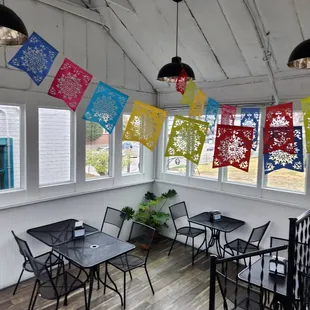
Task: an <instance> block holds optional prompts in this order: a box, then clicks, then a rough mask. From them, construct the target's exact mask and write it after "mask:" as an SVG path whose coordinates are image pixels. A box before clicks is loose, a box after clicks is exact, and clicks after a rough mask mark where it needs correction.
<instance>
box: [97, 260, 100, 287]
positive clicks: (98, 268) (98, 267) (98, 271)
mask: <svg viewBox="0 0 310 310" xmlns="http://www.w3.org/2000/svg"><path fill="white" fill-rule="evenodd" d="M99 277H100V265H98V266H97V289H98V290H99V289H100V280H99Z"/></svg>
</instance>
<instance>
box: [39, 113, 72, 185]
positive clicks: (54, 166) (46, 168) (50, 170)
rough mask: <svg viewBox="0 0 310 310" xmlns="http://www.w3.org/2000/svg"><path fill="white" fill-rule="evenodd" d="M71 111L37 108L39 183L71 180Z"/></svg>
mask: <svg viewBox="0 0 310 310" xmlns="http://www.w3.org/2000/svg"><path fill="white" fill-rule="evenodd" d="M71 162H72V161H71V112H70V111H68V110H61V109H46V108H39V185H50V184H59V183H64V182H70V181H72V180H71Z"/></svg>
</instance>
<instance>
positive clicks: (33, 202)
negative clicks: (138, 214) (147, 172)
mask: <svg viewBox="0 0 310 310" xmlns="http://www.w3.org/2000/svg"><path fill="white" fill-rule="evenodd" d="M149 183H154V180H146V181H141V182H135V183H131V184H123V185H116V186H110V187H106V188H102V189H95V190H88V191H82V192H75V193H70V194H64V195H59V196H52V197H47V198H40V199H35V200H29V201H24V202H19V203H15V204H11V205H5V206H2V207H0V212H1V211H2V210H6V209H11V208H18V207H25V206H29V205H35V204H39V203H42V202H48V201H56V200H60V199H65V198H71V197H77V196H84V195H90V194H96V193H101V192H106V191H112V190H116V189H120V188H125V187H133V186H139V185H145V184H149ZM18 191H19V190H18ZM22 191H23V190H22Z"/></svg>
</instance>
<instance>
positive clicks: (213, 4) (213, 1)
mask: <svg viewBox="0 0 310 310" xmlns="http://www.w3.org/2000/svg"><path fill="white" fill-rule="evenodd" d="M188 5H189V7H190V9H191V11H192V12H193V14H194V16H195V18H196V20H197V22H198V23H199V25H200V27H201V29H202V31H203V32H204V34H205V36H206V38H207V40H208V42H209V44H210V46H211V48H212V49H213V51H214V53H215V54H216V56H217V58H218V60H219V63H220V64H221V66H222V67H223V69H224V71H225V72H226V74H227V76H228V77H230V78H234V77H243V76H249V75H250V72H249V68H248V66H247V64H246V63H245V59H244V57H243V55H242V53H241V51H240V49H239V46H238V45H237V43H236V41H235V38H234V36H233V34H232V32H231V30H230V28H229V25H228V24H227V22H226V20H225V17H224V15H223V13H222V11H221V7H220V6H219V3H218V1H217V0H210V1H204V0H196V1H195V2H191V1H189V2H188ZM185 25H186V24H185ZM215 29H216V31H215ZM207 65H208V64H206V66H207Z"/></svg>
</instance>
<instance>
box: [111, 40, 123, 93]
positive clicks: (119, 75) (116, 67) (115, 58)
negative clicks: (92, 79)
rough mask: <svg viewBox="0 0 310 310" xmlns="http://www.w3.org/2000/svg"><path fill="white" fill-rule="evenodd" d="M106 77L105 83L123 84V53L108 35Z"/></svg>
mask: <svg viewBox="0 0 310 310" xmlns="http://www.w3.org/2000/svg"><path fill="white" fill-rule="evenodd" d="M107 45H108V56H107V57H108V64H107V71H108V78H107V83H108V84H110V85H111V86H123V87H124V85H125V72H124V68H125V54H124V52H123V51H122V50H121V49H120V48H119V46H118V45H117V44H116V43H115V41H114V40H113V39H112V38H111V37H108V40H107Z"/></svg>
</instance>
